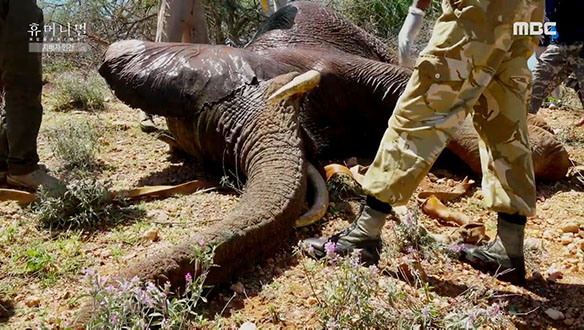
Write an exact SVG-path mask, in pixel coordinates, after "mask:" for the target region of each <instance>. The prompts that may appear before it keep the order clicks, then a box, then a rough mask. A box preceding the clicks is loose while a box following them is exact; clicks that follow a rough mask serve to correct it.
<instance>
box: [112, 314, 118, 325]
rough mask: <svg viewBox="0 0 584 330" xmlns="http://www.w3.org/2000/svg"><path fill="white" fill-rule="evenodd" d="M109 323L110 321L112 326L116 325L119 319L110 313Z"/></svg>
mask: <svg viewBox="0 0 584 330" xmlns="http://www.w3.org/2000/svg"><path fill="white" fill-rule="evenodd" d="M110 323H111V324H112V325H113V326H116V325H118V324H119V323H120V320H119V319H118V316H117V315H116V314H112V315H111V316H110Z"/></svg>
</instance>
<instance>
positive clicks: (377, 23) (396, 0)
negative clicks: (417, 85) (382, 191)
mask: <svg viewBox="0 0 584 330" xmlns="http://www.w3.org/2000/svg"><path fill="white" fill-rule="evenodd" d="M411 4H412V1H411V0H362V1H354V0H332V1H331V2H330V6H331V7H333V8H334V9H336V10H337V11H339V12H340V13H341V14H342V15H343V16H344V17H346V18H347V19H349V20H350V21H352V22H353V23H355V24H357V25H358V26H360V27H362V28H364V29H365V30H367V31H369V32H371V33H373V34H376V35H377V36H379V37H381V38H384V39H388V38H390V39H391V38H393V37H395V36H396V35H397V33H398V32H399V30H400V29H401V27H402V24H403V22H404V20H405V18H406V16H407V14H408V8H409V7H410V5H411ZM439 12H440V5H439V3H437V2H436V1H434V2H432V5H431V7H430V9H429V10H428V13H429V15H428V16H429V17H433V16H436V14H437V13H439ZM430 20H431V19H430Z"/></svg>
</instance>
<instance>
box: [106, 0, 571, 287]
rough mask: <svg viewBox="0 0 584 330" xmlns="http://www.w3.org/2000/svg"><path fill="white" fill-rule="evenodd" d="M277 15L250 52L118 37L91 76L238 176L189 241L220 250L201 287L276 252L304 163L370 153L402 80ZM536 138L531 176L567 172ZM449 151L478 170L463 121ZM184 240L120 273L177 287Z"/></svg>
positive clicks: (311, 26)
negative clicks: (298, 81) (283, 95)
mask: <svg viewBox="0 0 584 330" xmlns="http://www.w3.org/2000/svg"><path fill="white" fill-rule="evenodd" d="M278 15H280V16H281V17H280V18H279V19H272V20H271V21H269V22H268V24H267V26H266V27H264V28H263V29H262V30H261V31H262V33H260V34H259V35H258V36H257V37H256V39H255V41H254V43H252V44H251V45H250V46H249V47H248V49H235V48H230V47H227V46H212V45H188V44H164V43H150V42H141V41H123V42H118V43H116V44H114V45H112V46H111V47H110V49H109V50H108V51H107V53H106V55H105V61H104V63H103V65H102V66H101V68H100V73H101V74H102V75H103V76H104V77H105V79H106V80H107V81H108V83H109V84H110V86H111V87H112V88H113V89H114V91H115V92H116V95H117V96H118V97H119V98H120V99H121V100H122V101H123V102H125V103H127V104H129V105H130V106H133V107H136V108H141V109H143V110H144V111H146V112H149V113H152V114H158V115H163V116H166V117H167V118H168V124H169V129H170V131H171V133H172V135H173V136H174V137H175V138H176V140H177V143H178V145H179V146H180V147H181V148H182V149H184V150H185V151H186V152H188V153H190V154H192V155H194V156H195V157H196V158H198V159H200V160H201V161H204V162H205V163H210V164H213V165H214V166H215V167H216V166H217V165H220V168H230V169H233V170H234V171H235V172H237V173H241V174H242V175H244V176H246V177H247V183H246V186H245V191H244V193H243V195H242V197H241V201H240V203H239V204H238V206H237V208H236V210H235V211H234V212H233V213H232V214H230V215H229V217H228V218H227V219H224V220H223V221H222V222H220V223H217V224H216V225H213V226H212V227H211V228H207V229H205V230H203V231H202V232H200V233H198V235H200V236H201V237H202V238H203V239H204V240H206V241H207V242H209V243H213V244H217V246H218V249H217V255H216V258H215V261H216V263H217V264H219V265H220V268H218V269H216V270H215V271H214V273H213V274H212V276H211V277H210V281H211V282H220V281H222V280H225V279H227V278H229V276H232V274H233V273H234V272H235V271H236V270H237V269H240V268H241V267H242V266H244V265H246V264H253V263H255V262H257V261H258V260H259V259H260V258H262V257H263V256H265V255H266V254H268V253H269V252H271V251H273V250H274V249H275V248H276V247H277V246H278V245H281V243H282V242H283V241H284V239H285V238H286V236H287V235H288V234H289V233H290V232H291V229H292V223H293V222H294V220H295V219H296V218H297V217H298V216H299V214H300V212H301V207H302V205H303V204H304V202H305V191H306V185H307V182H306V163H307V161H311V162H318V161H319V160H326V159H330V158H337V159H338V158H342V157H346V156H355V155H357V156H369V157H371V156H373V154H374V151H375V150H376V148H377V146H378V143H379V141H380V138H381V136H382V134H383V132H384V130H385V128H386V125H387V120H388V118H389V117H390V115H391V112H392V110H393V108H394V106H395V103H396V101H397V99H398V98H399V96H400V95H401V93H402V92H403V89H404V88H405V85H406V83H407V81H408V79H409V76H410V71H409V70H407V69H404V68H400V67H398V66H396V65H394V64H391V63H388V62H391V61H392V58H391V52H389V51H388V50H387V48H386V47H385V46H383V43H382V42H380V41H378V40H377V39H375V38H374V37H372V36H370V35H368V34H366V33H365V32H364V31H363V30H361V29H358V28H356V27H355V26H353V25H351V24H350V23H348V22H346V21H344V20H343V19H342V18H340V17H338V16H337V15H336V14H333V13H331V12H330V11H329V10H328V9H326V8H324V7H321V6H318V5H315V4H314V3H305V2H294V3H292V4H291V5H289V6H287V7H285V8H283V9H282V10H281V11H279V12H278V13H276V14H274V16H278ZM274 16H273V17H274ZM311 17H314V22H317V23H318V24H316V23H310V21H311V20H310V18H311ZM276 18H278V17H276ZM298 22H304V23H305V26H300V25H298ZM323 22H325V23H326V24H324V25H320V26H318V25H319V24H321V23H323ZM315 24H316V25H315ZM315 26H318V29H316V28H315ZM339 33H341V34H339ZM307 35H308V36H307ZM339 40H342V42H340V41H339ZM309 70H316V71H318V72H320V74H321V77H320V84H319V85H318V87H316V88H315V89H314V90H312V91H310V92H308V93H307V94H305V95H295V96H292V97H290V98H289V99H287V100H284V101H281V102H280V103H278V104H274V105H271V104H269V103H268V102H266V99H267V98H268V97H269V96H270V95H272V93H273V92H275V91H276V90H277V89H278V88H279V87H282V86H284V85H285V84H286V83H288V82H290V81H291V80H292V79H293V78H294V77H296V76H297V73H293V72H298V73H303V72H306V71H309ZM532 127H535V126H532ZM532 127H530V130H532ZM536 130H537V134H534V133H533V130H532V131H531V136H532V138H531V142H532V143H533V144H534V146H536V147H537V148H540V147H541V148H540V149H541V150H540V151H538V152H536V153H534V158H535V159H534V160H535V163H536V169H538V175H539V176H540V177H544V176H541V173H547V174H546V175H547V178H558V177H561V176H563V175H565V172H566V170H567V168H556V165H557V164H555V163H554V162H553V159H557V157H560V158H561V157H564V156H565V159H567V153H565V150H564V149H563V148H561V145H559V144H557V143H556V142H554V141H555V139H553V136H552V135H551V134H550V133H549V132H546V131H545V130H543V129H539V128H537V127H536ZM550 141H551V146H550ZM453 143H454V144H452V143H451V145H450V146H449V148H451V150H452V151H454V153H455V154H457V155H459V156H460V157H461V158H462V159H463V160H465V161H466V162H467V163H469V165H470V167H471V168H473V169H474V170H475V171H477V168H476V166H474V165H473V163H472V162H474V161H476V160H478V157H479V156H478V151H477V152H476V153H475V150H474V149H473V148H474V143H476V133H474V130H473V129H472V125H470V126H469V125H463V126H462V130H461V132H460V135H457V136H455V137H454V140H453ZM550 157H552V158H550ZM562 159H563V158H562ZM541 164H543V166H540V165H541ZM563 165H564V164H560V167H561V166H563ZM550 169H551V170H550ZM550 172H553V173H552V174H553V175H549V173H550ZM194 242H195V238H189V239H187V240H185V241H184V242H182V243H181V244H179V245H178V246H177V247H174V248H172V249H170V250H168V251H162V252H160V253H158V254H156V255H153V256H146V257H145V258H144V259H143V260H141V261H139V262H137V263H136V264H135V265H133V266H132V267H130V268H128V270H127V271H126V272H125V273H124V275H126V276H133V275H139V276H140V277H141V278H143V279H159V280H164V279H171V280H173V281H174V282H180V281H181V280H182V278H183V277H182V276H183V275H184V274H185V273H186V272H188V271H192V269H193V268H192V265H191V262H190V259H189V258H190V251H189V249H190V246H192V244H194Z"/></svg>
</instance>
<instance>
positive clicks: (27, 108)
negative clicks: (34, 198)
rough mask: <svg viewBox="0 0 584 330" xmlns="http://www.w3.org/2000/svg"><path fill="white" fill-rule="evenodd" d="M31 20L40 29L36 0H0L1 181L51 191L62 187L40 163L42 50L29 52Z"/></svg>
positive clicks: (41, 22) (41, 17)
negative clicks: (2, 107) (3, 95)
mask: <svg viewBox="0 0 584 330" xmlns="http://www.w3.org/2000/svg"><path fill="white" fill-rule="evenodd" d="M33 23H34V24H38V25H37V27H40V29H42V28H43V13H42V11H41V10H40V9H39V8H38V7H37V5H36V0H0V72H1V76H0V80H1V81H2V84H3V85H4V91H5V97H4V103H5V104H4V110H3V111H2V113H1V114H0V181H8V184H10V185H13V186H18V187H24V188H29V189H37V188H38V187H39V186H41V185H42V186H44V187H45V188H46V189H54V188H59V187H61V183H60V181H58V180H57V179H56V178H54V177H52V176H50V175H49V174H48V173H47V172H46V169H44V168H43V167H41V166H39V165H38V161H39V157H38V155H37V135H38V132H39V128H40V125H41V118H42V112H43V109H42V105H41V90H42V70H41V53H39V52H36V53H35V52H31V51H29V37H30V35H29V29H30V25H31V24H33ZM2 84H0V85H2Z"/></svg>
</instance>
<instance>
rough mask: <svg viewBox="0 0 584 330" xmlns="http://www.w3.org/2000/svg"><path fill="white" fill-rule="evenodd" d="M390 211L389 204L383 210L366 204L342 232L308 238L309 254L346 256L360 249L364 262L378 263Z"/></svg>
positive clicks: (367, 263)
mask: <svg viewBox="0 0 584 330" xmlns="http://www.w3.org/2000/svg"><path fill="white" fill-rule="evenodd" d="M385 211H387V212H385ZM390 211H391V208H390V207H389V205H387V204H386V208H385V209H384V210H383V211H379V210H376V209H374V208H372V207H371V206H369V205H366V206H365V207H364V208H363V212H361V215H360V216H359V218H358V219H357V220H355V222H353V223H352V224H351V225H350V226H349V227H347V228H345V229H344V230H342V231H341V232H339V233H337V234H335V235H333V236H331V237H328V238H308V239H305V240H304V241H303V242H304V244H305V245H306V246H308V251H309V255H310V256H312V257H315V258H322V257H324V256H326V255H327V253H332V252H334V254H337V255H341V256H345V255H348V254H351V253H352V252H353V251H358V252H359V254H360V256H361V262H362V263H363V264H365V265H374V264H377V263H378V262H379V253H380V252H381V247H382V245H381V230H382V229H383V226H384V225H385V221H386V217H387V216H388V215H389V212H390Z"/></svg>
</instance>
